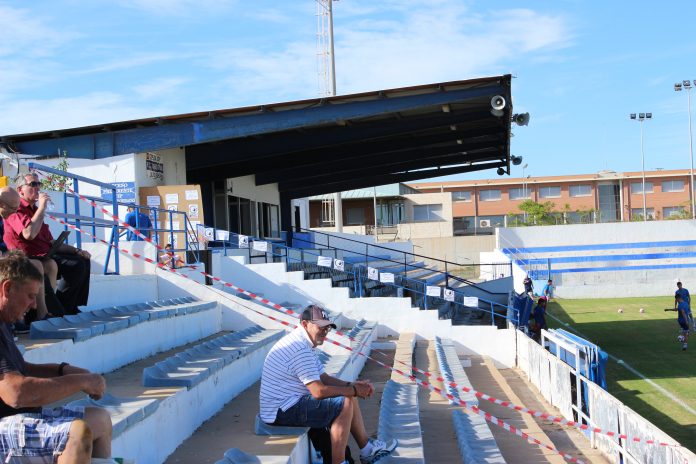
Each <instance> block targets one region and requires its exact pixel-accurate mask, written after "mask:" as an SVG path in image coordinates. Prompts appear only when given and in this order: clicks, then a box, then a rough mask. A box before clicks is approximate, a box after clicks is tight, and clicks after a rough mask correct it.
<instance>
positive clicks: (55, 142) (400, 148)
mask: <svg viewBox="0 0 696 464" xmlns="http://www.w3.org/2000/svg"><path fill="white" fill-rule="evenodd" d="M510 82H511V76H509V75H505V76H497V77H489V78H481V79H472V80H466V81H456V82H447V83H440V84H430V85H424V86H419V87H409V88H401V89H392V90H381V91H376V92H369V93H363V94H355V95H345V96H339V97H332V98H325V99H315V100H304V101H297V102H288V103H279V104H273V105H264V106H258V107H248V108H238V109H230V110H219V111H211V112H207V113H196V114H187V115H178V116H166V117H161V118H150V119H143V120H137V121H125V122H119V123H112V124H105V125H100V126H89V127H83V128H75V129H65V130H59V131H54V132H43V133H38V134H20V135H12V136H5V137H2V138H1V139H0V141H2V143H4V144H5V145H6V146H8V147H10V148H12V149H14V150H16V151H19V152H22V153H30V154H38V155H49V156H50V155H55V154H56V153H58V152H59V151H60V152H62V151H67V153H69V155H70V156H71V157H80V158H91V159H98V158H107V157H110V156H117V155H122V154H127V153H142V152H147V151H157V150H163V149H167V148H178V147H184V148H185V150H186V169H187V181H188V182H189V183H202V182H206V181H210V180H219V179H224V178H228V177H238V176H243V175H250V174H254V175H255V176H256V183H257V184H258V185H264V184H271V183H277V184H278V189H279V191H280V193H281V197H282V198H285V199H288V198H300V197H306V196H312V195H320V194H325V193H331V192H337V191H346V190H354V189H361V188H365V187H372V186H374V185H385V184H393V183H399V182H408V181H413V180H419V179H427V178H430V177H438V176H444V175H449V174H457V173H463V172H470V171H477V170H484V169H495V168H498V167H502V168H504V169H505V170H506V172H509V162H510V144H509V140H510V137H509V135H510V119H511V115H512V105H511V103H510V102H511V89H510ZM496 95H501V96H503V97H504V98H505V100H506V102H507V104H506V106H505V108H504V110H503V113H502V114H500V115H498V116H495V115H493V114H492V113H491V98H492V97H494V96H496Z"/></svg>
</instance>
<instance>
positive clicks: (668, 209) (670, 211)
mask: <svg viewBox="0 0 696 464" xmlns="http://www.w3.org/2000/svg"><path fill="white" fill-rule="evenodd" d="M685 213H686V211H684V207H683V206H665V207H664V208H662V217H663V218H664V219H669V218H682V217H684V215H685Z"/></svg>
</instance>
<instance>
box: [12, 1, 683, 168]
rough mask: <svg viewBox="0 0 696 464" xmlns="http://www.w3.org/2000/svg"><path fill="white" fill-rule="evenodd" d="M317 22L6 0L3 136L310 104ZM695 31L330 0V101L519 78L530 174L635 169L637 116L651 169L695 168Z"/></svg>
mask: <svg viewBox="0 0 696 464" xmlns="http://www.w3.org/2000/svg"><path fill="white" fill-rule="evenodd" d="M315 12H316V4H315V2H314V1H313V0H292V1H282V0H275V1H270V0H256V1H242V0H217V1H214V0H110V1H102V0H90V1H88V0H50V1H49V0H34V1H30V2H27V1H9V2H8V1H2V0H0V18H2V20H3V21H2V29H3V30H2V33H1V34H0V58H2V68H0V108H1V111H0V134H13V133H23V132H34V131H41V130H48V129H59V128H65V127H76V126H82V125H92V124H99V123H106V122H113V121H120V120H125V119H135V118H143V117H149V116H159V115H170V114H177V113H189V112H194V111H206V110H213V109H221V108H233V107H238V106H244V105H252V104H263V103H274V102H281V101H288V100H296V99H303V98H313V97H316V96H317V95H318V84H317V81H318V73H317V60H316V36H315V35H316V30H317V20H316V17H315ZM695 20H696V2H670V3H666V2H648V1H627V0H626V1H624V0H620V1H599V0H596V1H591V0H556V1H529V2H519V1H512V0H508V1H506V0H502V1H496V2H491V1H483V0H480V1H464V0H431V1H427V0H422V1H415V0H379V1H378V0H340V1H337V2H335V3H334V22H335V36H336V67H337V76H338V93H339V94H347V93H353V92H360V91H368V90H377V89H383V88H392V87H401V86H408V85H417V84H428V83H433V82H441V81H448V80H459V79H469V78H475V77H480V76H490V75H498V74H505V73H511V74H513V75H514V76H516V79H514V80H513V89H512V91H513V95H514V105H515V110H516V111H528V112H529V113H531V118H532V119H531V122H530V125H529V126H528V127H524V128H517V129H515V130H514V133H515V137H514V138H513V140H512V149H513V150H512V151H513V154H517V155H522V156H524V159H525V162H527V163H528V164H529V168H528V169H527V172H526V173H527V174H531V175H533V176H539V175H554V174H580V173H593V172H596V171H599V170H601V169H613V170H616V171H630V170H640V131H639V124H638V123H637V122H632V121H630V120H629V118H628V114H629V113H631V112H641V111H650V112H652V113H653V117H654V120H653V121H650V122H647V123H645V125H644V129H645V139H644V140H645V158H646V162H645V167H646V169H654V168H658V167H659V168H665V169H671V168H687V167H689V151H688V123H687V121H688V120H687V97H686V92H681V93H676V92H675V91H674V90H673V85H674V83H675V82H677V81H680V80H682V79H687V78H688V79H692V80H693V79H696V59H695V58H696V36H695V35H694V24H695V22H694V21H695ZM693 100H694V101H693V106H694V108H695V109H696V93H694V95H693ZM692 114H693V115H694V119H695V121H694V122H695V123H696V111H694V112H693V113H692ZM513 175H514V176H520V175H521V170H520V169H519V168H515V169H514V170H513ZM487 177H497V176H496V175H495V174H494V173H492V172H485V173H477V174H474V175H471V176H468V178H487Z"/></svg>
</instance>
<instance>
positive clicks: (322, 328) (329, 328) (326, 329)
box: [313, 322, 331, 333]
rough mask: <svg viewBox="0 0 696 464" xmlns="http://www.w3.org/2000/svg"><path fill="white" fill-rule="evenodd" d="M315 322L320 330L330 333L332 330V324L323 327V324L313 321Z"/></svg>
mask: <svg viewBox="0 0 696 464" xmlns="http://www.w3.org/2000/svg"><path fill="white" fill-rule="evenodd" d="M313 324H314V325H316V326H317V327H319V330H320V331H321V332H324V333H329V332H331V326H330V325H327V326H326V327H321V326H320V325H319V324H317V323H316V322H313Z"/></svg>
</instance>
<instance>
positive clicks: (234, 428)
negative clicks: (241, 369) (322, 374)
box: [166, 352, 358, 464]
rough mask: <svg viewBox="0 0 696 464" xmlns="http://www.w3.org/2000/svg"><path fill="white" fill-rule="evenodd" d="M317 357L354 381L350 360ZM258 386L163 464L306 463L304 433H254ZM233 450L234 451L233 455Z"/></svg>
mask: <svg viewBox="0 0 696 464" xmlns="http://www.w3.org/2000/svg"><path fill="white" fill-rule="evenodd" d="M322 353H323V352H322ZM320 357H321V358H322V360H323V361H324V363H325V369H326V371H327V372H328V373H329V374H331V375H335V376H338V377H341V378H343V379H344V380H350V381H352V380H355V378H356V377H357V374H358V372H353V371H350V367H351V364H352V363H351V356H340V355H339V356H337V355H333V356H331V355H328V354H326V353H324V354H321V355H320ZM260 384H261V382H260V381H256V382H255V383H254V384H253V385H252V386H251V387H250V388H247V389H246V390H244V391H243V392H242V393H241V394H240V395H239V396H238V397H236V398H235V399H233V400H232V401H230V402H229V403H228V404H226V405H225V406H224V407H223V408H222V410H220V411H219V412H218V413H217V414H216V415H215V417H213V418H212V419H211V420H209V421H208V422H206V423H204V424H203V425H202V426H201V427H200V429H198V430H197V431H196V432H195V433H194V434H193V435H192V436H191V437H190V438H189V439H187V440H186V441H185V442H183V443H182V445H181V446H180V447H179V448H178V449H177V450H176V451H175V452H174V453H173V454H172V455H171V456H169V458H168V459H167V460H166V462H167V463H168V464H174V463H181V464H184V463H186V464H188V463H192V462H195V463H197V464H203V463H214V462H222V463H230V462H232V463H244V462H249V463H253V462H258V463H267V464H271V463H273V464H276V463H283V464H284V463H306V462H309V439H308V437H307V434H306V431H304V430H303V431H301V433H299V434H294V435H287V434H285V433H287V432H284V431H283V430H282V429H284V428H283V427H272V426H265V428H264V430H263V431H262V432H263V434H260V433H257V432H256V425H257V418H258V412H259V388H260ZM264 425H265V424H264ZM260 431H261V430H260ZM235 449H236V450H237V451H233V450H235ZM223 456H224V457H223ZM221 457H223V459H221Z"/></svg>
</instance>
